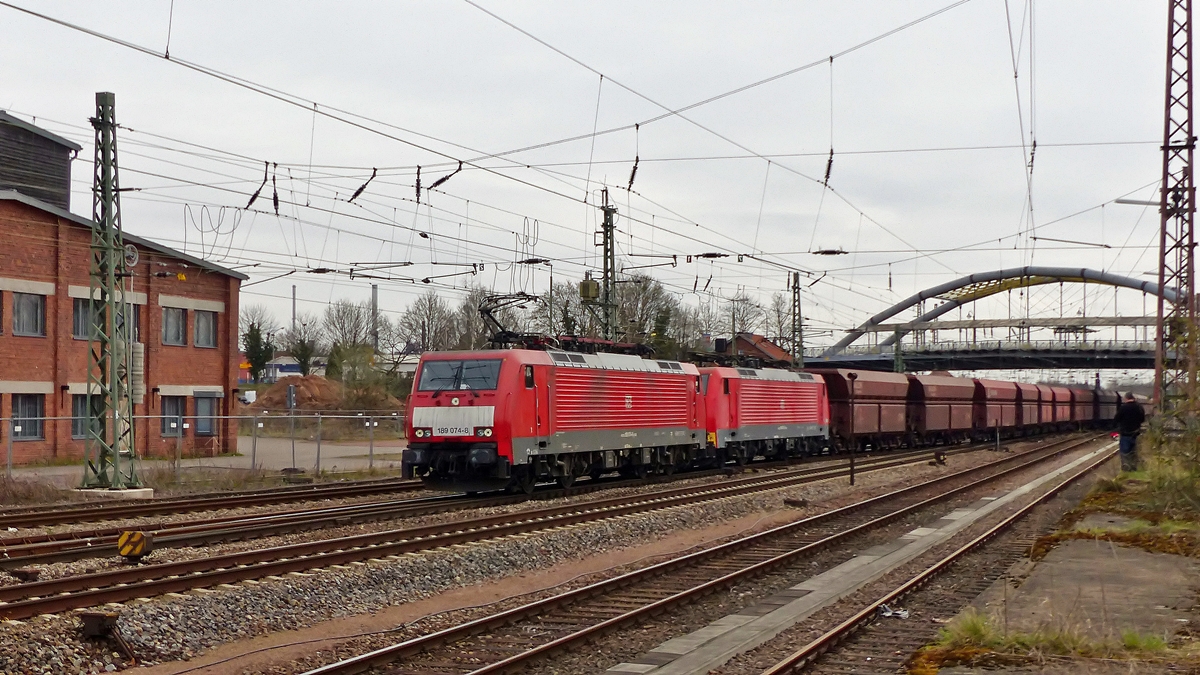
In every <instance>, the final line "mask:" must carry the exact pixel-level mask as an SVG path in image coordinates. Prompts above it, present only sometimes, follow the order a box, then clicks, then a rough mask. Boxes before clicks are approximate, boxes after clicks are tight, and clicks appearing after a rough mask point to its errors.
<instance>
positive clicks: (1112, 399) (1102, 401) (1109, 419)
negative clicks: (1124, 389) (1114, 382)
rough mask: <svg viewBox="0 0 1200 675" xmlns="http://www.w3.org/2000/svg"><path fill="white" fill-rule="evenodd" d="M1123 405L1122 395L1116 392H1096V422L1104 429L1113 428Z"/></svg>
mask: <svg viewBox="0 0 1200 675" xmlns="http://www.w3.org/2000/svg"><path fill="white" fill-rule="evenodd" d="M1120 405H1121V395H1120V394H1118V393H1117V392H1115V391H1108V390H1106V389H1100V390H1098V391H1097V392H1096V421H1097V422H1099V423H1100V424H1101V426H1104V427H1110V426H1112V423H1113V419H1114V418H1115V417H1116V416H1117V408H1118V407H1119V406H1120Z"/></svg>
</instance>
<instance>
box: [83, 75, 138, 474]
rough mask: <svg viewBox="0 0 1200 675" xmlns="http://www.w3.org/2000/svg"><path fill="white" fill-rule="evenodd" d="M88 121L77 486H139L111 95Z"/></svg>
mask: <svg viewBox="0 0 1200 675" xmlns="http://www.w3.org/2000/svg"><path fill="white" fill-rule="evenodd" d="M91 122H92V127H93V128H95V130H96V162H95V179H94V181H93V184H92V221H93V222H92V246H91V303H92V321H91V322H90V323H91V328H90V330H89V331H88V373H87V404H88V405H87V409H88V413H89V416H88V423H87V424H86V427H87V447H86V450H85V454H84V466H83V487H85V488H111V489H121V488H130V487H137V486H138V485H140V484H141V481H140V480H139V479H138V474H137V456H136V454H135V452H134V448H135V446H134V439H133V431H134V430H133V399H132V397H131V394H132V391H131V377H130V376H131V372H130V371H131V365H132V363H133V330H132V325H131V324H132V318H133V311H132V307H131V306H130V304H129V303H128V301H127V299H126V296H127V290H126V284H127V283H128V279H129V274H128V272H127V271H126V258H125V256H126V252H125V241H124V236H123V235H122V233H121V199H120V187H119V183H118V180H117V122H116V96H114V95H113V94H112V93H110V92H98V93H97V94H96V116H95V117H93V118H92V120H91ZM126 318H129V319H130V320H126Z"/></svg>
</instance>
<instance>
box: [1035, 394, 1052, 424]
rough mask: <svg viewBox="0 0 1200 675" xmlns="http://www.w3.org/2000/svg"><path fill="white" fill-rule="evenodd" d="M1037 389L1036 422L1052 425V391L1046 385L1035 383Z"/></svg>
mask: <svg viewBox="0 0 1200 675" xmlns="http://www.w3.org/2000/svg"><path fill="white" fill-rule="evenodd" d="M1037 390H1038V402H1039V403H1038V424H1040V425H1042V426H1053V425H1054V391H1053V390H1051V389H1050V387H1049V386H1048V385H1044V384H1039V385H1037Z"/></svg>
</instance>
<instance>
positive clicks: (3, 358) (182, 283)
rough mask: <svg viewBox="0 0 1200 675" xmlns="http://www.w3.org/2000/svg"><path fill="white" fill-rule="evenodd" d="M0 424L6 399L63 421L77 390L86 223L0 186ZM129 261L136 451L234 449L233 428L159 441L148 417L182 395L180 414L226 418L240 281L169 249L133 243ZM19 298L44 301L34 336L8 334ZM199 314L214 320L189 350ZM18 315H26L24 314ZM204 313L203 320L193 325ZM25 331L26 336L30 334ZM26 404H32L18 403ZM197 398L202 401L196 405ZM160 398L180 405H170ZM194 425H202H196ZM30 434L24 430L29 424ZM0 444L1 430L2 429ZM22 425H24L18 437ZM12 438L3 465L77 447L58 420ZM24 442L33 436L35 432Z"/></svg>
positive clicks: (6, 412) (192, 425)
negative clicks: (175, 326) (137, 371)
mask: <svg viewBox="0 0 1200 675" xmlns="http://www.w3.org/2000/svg"><path fill="white" fill-rule="evenodd" d="M0 232H3V233H4V235H3V239H4V246H0V417H3V418H5V419H8V418H10V417H12V413H13V405H14V397H21V398H20V402H21V404H22V405H36V404H37V399H36V397H37V396H41V397H42V399H41V400H42V406H43V411H44V412H43V415H44V416H45V417H47V418H53V417H60V418H70V417H71V416H72V397H73V396H76V395H83V394H86V391H87V384H86V383H87V363H88V353H87V350H88V341H87V340H86V339H77V338H76V337H74V336H73V332H74V331H73V320H74V316H75V314H74V310H75V300H76V299H81V300H83V301H84V303H85V304H86V298H87V297H89V294H90V290H89V258H90V253H89V246H90V244H91V231H90V221H89V220H88V219H86V218H82V217H80V216H76V215H73V214H70V213H67V212H65V211H62V210H60V209H57V208H55V207H53V206H50V205H48V204H45V203H42V202H39V201H37V200H34V199H31V198H29V197H25V196H23V195H19V194H17V193H15V192H6V191H0ZM126 242H127V243H133V244H134V245H135V246H137V248H138V253H139V257H140V260H139V262H138V264H137V265H136V266H134V267H133V268H132V273H133V277H132V284H131V286H132V291H133V296H132V298H133V301H134V302H135V304H137V305H138V316H137V330H138V334H139V336H140V339H139V341H140V342H141V343H142V344H144V345H145V383H146V394H145V398H144V400H143V402H142V403H141V404H140V405H135V406H134V414H135V415H136V416H139V417H140V418H139V419H138V420H137V422H136V425H135V432H134V433H135V443H136V447H137V451H138V455H139V456H147V455H159V456H161V455H171V454H174V452H175V448H176V443H177V442H178V443H180V444H181V447H182V451H183V453H184V454H188V455H192V454H196V455H214V454H218V453H221V452H232V451H234V450H235V449H236V443H237V427H236V424H235V423H234V422H232V421H228V420H221V419H215V420H212V422H211V427H212V428H211V433H210V434H209V433H197V431H198V429H197V424H196V422H197V420H195V419H184V422H186V423H187V424H188V427H189V428H187V429H184V430H183V431H182V435H181V436H180V437H179V438H176V437H173V436H165V435H164V433H163V429H162V428H161V421H160V420H159V419H149V418H145V417H141V416H157V415H163V413H164V411H163V405H164V397H167V396H177V397H182V403H183V405H184V410H183V414H184V415H186V416H189V417H191V416H194V415H196V414H197V406H198V405H203V406H211V410H209V411H205V412H207V413H211V414H212V415H214V416H223V415H231V414H233V412H234V408H235V406H236V392H237V389H236V388H237V385H238V380H237V377H238V365H239V357H238V348H237V341H238V335H237V330H238V325H237V323H238V288H239V285H240V283H241V280H242V279H245V278H246V277H245V276H244V275H241V274H238V273H236V272H232V271H230V270H226V269H224V268H221V267H218V266H216V265H212V264H210V263H205V262H203V261H200V260H197V259H195V258H192V257H190V256H186V255H184V254H182V253H179V252H177V251H172V250H171V249H169V248H166V247H164V246H161V245H158V244H155V243H153V242H150V241H147V240H144V239H141V238H137V237H127V238H126ZM18 293H26V294H32V295H35V296H42V297H43V298H44V300H41V301H38V300H37V299H36V298H28V297H22V302H26V303H34V304H35V305H36V303H37V302H42V303H44V308H45V313H44V327H43V330H42V331H41V332H42V333H43V335H34V336H26V335H20V334H17V333H18V331H17V325H16V323H15V322H16V320H17V312H16V311H15V310H16V307H15V304H14V303H15V301H16V299H17V296H16V295H15V294H18ZM164 307H171V308H173V311H175V313H176V314H175V315H176V316H178V312H179V310H182V313H183V315H184V316H185V319H186V330H185V331H184V337H185V341H186V343H187V344H186V345H184V346H173V345H168V344H163V320H164V319H163V317H164ZM201 312H212V313H215V318H216V346H215V347H201V346H197V344H196V339H197V332H196V322H197V318H198V317H199V316H200V313H201ZM23 316H28V312H25V313H24V314H23ZM211 316H213V315H212V314H206V315H204V319H205V320H207V318H209V317H211ZM33 332H37V331H33ZM28 397H33V398H28ZM200 399H205V400H204V401H200ZM171 401H172V402H175V401H180V399H171ZM200 426H201V427H207V426H209V422H207V421H203V420H202V421H201V422H200ZM34 428H35V427H32V426H31V427H30V429H34ZM0 431H2V432H3V438H4V441H5V442H7V441H8V440H9V439H8V434H9V429H8V428H7V424H5V425H4V428H3V429H0ZM28 432H29V430H25V433H26V434H28ZM21 435H22V434H14V435H13V436H14V437H13V442H12V448H13V461H14V462H15V463H27V462H33V461H54V460H62V459H74V458H80V457H82V455H83V451H84V441H83V440H82V439H79V438H73V437H72V424H71V420H70V419H63V420H46V421H45V422H44V423H43V425H42V429H41V434H40V438H35V439H22V438H20V436H21ZM35 435H36V434H35Z"/></svg>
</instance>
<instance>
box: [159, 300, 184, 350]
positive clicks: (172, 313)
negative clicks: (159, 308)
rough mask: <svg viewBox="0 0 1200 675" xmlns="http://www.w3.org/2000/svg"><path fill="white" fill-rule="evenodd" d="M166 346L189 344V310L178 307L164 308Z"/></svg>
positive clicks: (164, 340) (164, 342)
mask: <svg viewBox="0 0 1200 675" xmlns="http://www.w3.org/2000/svg"><path fill="white" fill-rule="evenodd" d="M162 342H163V344H164V345H186V344H187V310H185V309H180V308H178V307H163V332H162Z"/></svg>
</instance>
